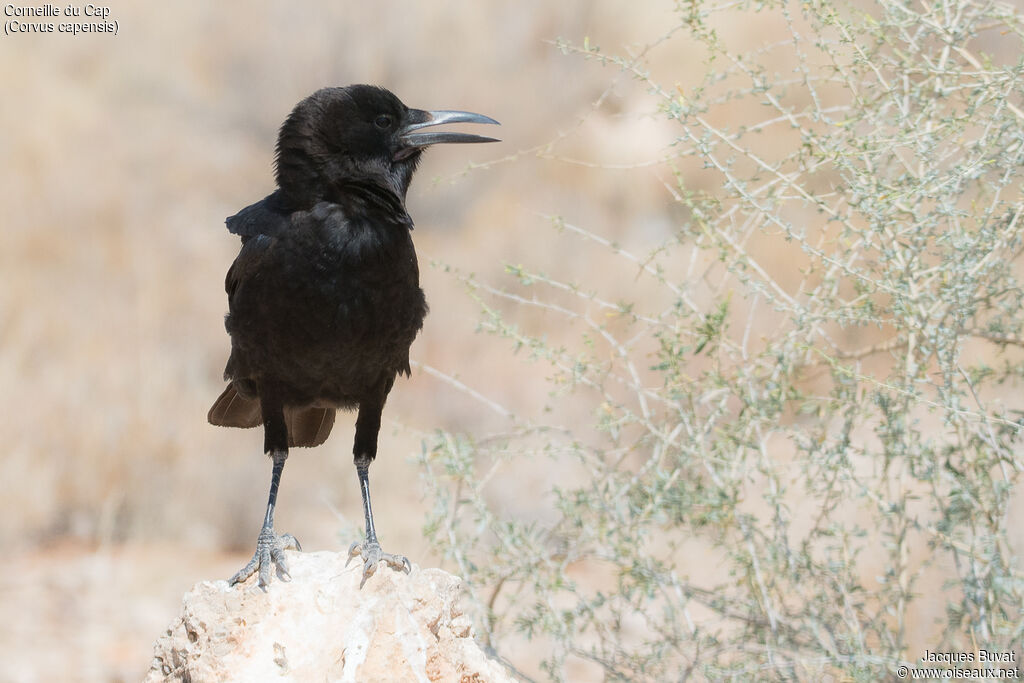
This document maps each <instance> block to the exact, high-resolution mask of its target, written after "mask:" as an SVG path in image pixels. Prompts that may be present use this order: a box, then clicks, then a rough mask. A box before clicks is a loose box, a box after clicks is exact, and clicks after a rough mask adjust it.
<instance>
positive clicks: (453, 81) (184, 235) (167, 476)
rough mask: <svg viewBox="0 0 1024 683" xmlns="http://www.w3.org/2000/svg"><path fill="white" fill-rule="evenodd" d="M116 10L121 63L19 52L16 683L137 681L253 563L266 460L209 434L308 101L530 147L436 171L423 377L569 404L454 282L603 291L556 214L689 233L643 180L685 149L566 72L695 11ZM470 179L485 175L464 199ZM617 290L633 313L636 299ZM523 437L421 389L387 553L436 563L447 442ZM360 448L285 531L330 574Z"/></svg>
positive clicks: (405, 396)
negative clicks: (245, 229)
mask: <svg viewBox="0 0 1024 683" xmlns="http://www.w3.org/2000/svg"><path fill="white" fill-rule="evenodd" d="M111 10H112V18H114V19H117V20H118V22H119V24H120V33H119V35H117V36H111V35H103V34H101V35H95V36H93V35H84V36H78V37H68V36H63V35H56V34H54V35H42V36H36V35H18V36H5V37H2V38H0V77H2V84H3V92H4V96H3V99H4V101H3V104H2V105H0V127H2V130H3V134H2V135H0V160H2V169H3V175H2V176H0V180H2V182H0V205H2V206H3V209H4V211H3V219H2V228H0V238H2V245H0V387H2V389H3V391H2V393H0V434H3V436H4V443H3V451H2V458H3V459H2V462H3V471H2V475H0V544H2V546H3V548H4V549H5V562H4V570H3V574H2V576H0V681H6V680H17V681H21V680H25V681H30V680H134V679H138V678H139V677H141V675H142V673H143V672H144V670H145V669H146V668H147V667H148V663H149V658H150V644H151V642H152V640H153V639H154V638H155V636H156V634H157V633H158V632H159V631H160V629H162V628H163V627H164V625H165V624H166V622H168V620H169V619H170V618H171V617H172V615H173V614H174V612H175V610H176V609H177V605H178V600H179V598H180V595H181V593H182V592H183V591H184V590H186V589H187V588H188V587H189V586H190V585H191V584H192V583H194V582H195V581H197V580H200V579H205V578H212V577H226V576H228V575H229V574H230V573H231V572H233V571H234V570H235V569H236V568H237V566H239V565H240V563H242V562H244V560H245V559H246V558H247V557H248V555H249V554H250V553H251V548H252V544H253V542H254V541H255V535H256V532H257V530H258V526H259V523H260V520H261V514H262V509H263V505H264V504H265V496H266V488H267V484H268V480H269V472H270V467H269V463H268V462H267V461H266V460H265V459H264V458H263V457H262V455H261V453H260V452H261V444H262V437H261V435H260V434H259V433H258V432H257V431H255V430H254V431H251V432H242V431H238V430H224V429H217V428H214V427H210V426H209V425H207V424H206V421H205V413H206V410H207V408H208V407H209V405H210V403H211V401H212V400H213V399H214V398H215V397H216V396H217V394H218V392H219V391H220V389H221V387H222V382H221V379H220V377H221V372H222V368H223V364H224V361H225V359H226V355H227V348H228V342H227V336H226V334H225V332H224V329H223V324H222V316H223V314H224V312H225V309H226V299H225V295H224V293H223V277H224V272H225V271H226V269H227V267H228V265H229V264H230V262H231V259H232V258H233V256H234V254H235V253H236V251H237V247H238V242H237V238H236V237H234V236H232V235H229V234H228V233H227V232H226V231H225V230H224V228H223V218H224V217H225V216H227V215H230V214H232V213H234V212H235V211H236V210H237V209H239V208H241V207H243V206H245V205H246V204H248V203H250V202H252V201H255V200H257V199H260V198H261V197H263V196H264V194H266V193H268V192H269V191H270V190H271V189H272V176H271V163H272V152H273V145H274V141H275V135H276V129H277V126H278V125H279V124H280V122H281V121H282V120H283V118H284V116H285V115H286V114H287V113H288V111H289V110H290V108H291V107H292V106H293V105H294V103H295V102H297V101H298V100H299V99H301V98H302V97H304V96H305V95H307V94H309V93H310V92H312V91H313V90H315V89H317V88H319V87H321V86H324V85H337V84H346V83H352V82H369V83H378V84H382V85H385V86H387V87H389V88H391V89H392V90H394V91H395V92H396V93H397V94H398V95H399V96H400V97H401V98H402V99H403V100H404V101H405V102H406V103H408V104H410V105H412V106H417V107H424V108H462V109H469V110H473V111H479V112H482V113H485V114H488V115H491V116H494V117H495V118H497V119H499V120H500V121H501V122H502V124H503V127H502V129H501V131H500V134H499V136H500V137H502V138H503V139H504V143H503V144H502V145H501V146H498V145H493V146H481V147H473V148H464V147H463V148H447V149H437V150H433V151H432V152H430V153H429V154H428V155H427V156H426V159H425V162H424V164H423V166H422V168H421V170H420V172H419V174H418V177H417V180H416V182H415V183H414V186H413V188H412V191H411V192H410V199H409V203H410V208H411V213H412V215H413V216H414V218H415V219H416V221H417V227H416V232H415V233H414V238H415V240H416V243H417V246H418V249H419V251H420V258H421V263H422V271H423V285H424V287H425V289H426V290H427V295H428V300H429V301H430V303H431V306H432V312H431V315H430V317H429V318H428V321H427V324H426V327H425V329H424V331H423V333H422V335H421V336H420V338H419V339H418V341H417V342H416V344H415V345H414V347H413V358H414V359H415V360H417V361H419V362H420V363H423V364H426V365H429V366H432V367H434V368H438V369H440V370H442V371H444V372H447V373H451V374H452V375H455V376H457V377H459V378H461V379H464V380H466V381H467V382H469V383H471V384H472V385H473V387H474V388H475V389H478V390H480V391H481V392H483V393H485V394H486V395H488V396H489V397H491V398H493V399H495V400H497V401H499V402H500V403H502V404H503V405H506V406H508V407H509V408H511V409H513V410H522V411H527V412H529V411H530V410H533V409H535V407H536V405H538V403H539V402H540V401H543V399H544V396H545V395H546V392H547V387H545V386H544V385H543V382H542V380H543V377H544V374H545V370H544V368H542V367H535V366H528V365H527V366H522V365H511V364H509V363H508V360H507V358H508V353H507V349H506V348H501V347H500V345H499V343H498V342H497V341H496V340H495V339H493V338H492V337H488V336H485V335H478V334H474V328H475V327H476V324H477V318H478V315H477V307H476V305H475V304H474V303H473V302H472V301H471V300H470V299H469V298H468V297H467V296H465V294H464V292H463V291H462V287H461V285H460V284H459V283H458V282H457V281H456V280H455V279H453V278H452V277H451V276H449V275H446V274H445V273H443V272H442V271H441V270H440V269H438V268H432V267H430V265H429V263H430V262H431V261H433V260H440V261H444V262H446V263H448V264H451V265H453V266H455V267H457V268H459V269H462V270H463V271H467V272H469V271H473V272H476V273H478V274H481V275H482V276H484V277H485V278H493V279H500V278H501V277H503V276H502V274H501V273H502V264H503V263H504V262H510V263H519V262H524V261H525V262H528V263H529V264H530V265H531V266H532V267H533V268H535V269H544V268H545V267H549V266H554V265H555V264H557V265H558V267H559V269H560V273H561V275H562V277H563V278H564V279H567V280H571V279H573V277H574V276H579V277H586V276H587V275H590V276H591V277H594V275H595V273H601V272H605V271H602V270H601V269H602V268H603V267H605V265H606V264H603V263H599V262H596V261H593V260H588V259H586V258H584V256H583V255H582V254H581V252H579V251H578V250H574V249H573V248H572V242H571V241H570V240H567V239H563V238H559V237H558V236H556V235H555V234H554V233H553V232H552V231H551V230H549V229H548V227H547V220H546V219H545V218H544V217H543V214H560V215H563V216H565V217H566V218H567V219H568V220H571V221H572V222H573V223H576V224H579V225H584V226H586V227H587V229H589V230H591V231H593V232H595V233H598V234H600V235H602V236H604V237H606V238H608V239H614V240H618V241H620V242H621V243H622V244H624V245H625V246H633V247H635V248H636V249H637V251H639V252H642V251H643V250H644V248H645V247H646V248H649V247H650V246H651V245H655V244H657V243H659V241H661V240H662V239H663V238H664V237H665V235H667V234H669V232H670V231H671V229H672V220H673V210H674V209H673V208H672V205H673V201H672V197H671V196H670V194H669V193H668V192H666V191H665V189H664V187H663V184H662V178H661V177H659V174H658V171H657V170H656V169H655V168H651V169H650V170H643V168H640V169H635V170H633V171H631V172H629V173H626V172H624V171H623V170H621V169H617V168H615V167H622V166H626V167H628V166H632V165H636V164H643V163H645V162H650V161H656V160H658V159H659V158H660V156H661V155H662V153H663V150H664V148H665V146H666V145H668V144H669V143H670V142H671V140H672V132H671V130H670V129H669V128H668V124H667V123H665V122H663V121H661V120H659V119H656V118H655V117H653V116H649V115H648V114H649V113H650V112H651V111H652V105H651V103H650V102H648V101H644V100H643V98H642V97H640V96H638V95H639V94H640V93H641V92H642V91H641V90H639V89H637V88H627V87H625V86H623V85H622V84H620V86H619V87H613V88H612V90H611V93H610V95H609V96H608V97H607V98H606V99H605V100H604V104H603V105H602V107H601V108H600V109H598V110H594V109H593V107H592V105H593V103H594V102H595V101H596V100H597V99H598V98H599V97H601V95H602V93H603V92H604V91H605V90H606V89H607V88H608V87H609V84H610V83H611V82H612V81H613V79H615V77H616V75H617V72H616V71H615V70H613V69H611V68H606V69H602V68H601V67H600V66H599V65H597V64H596V63H594V62H587V61H584V60H582V59H579V58H576V57H572V56H566V55H563V54H562V53H561V52H560V51H559V50H558V49H556V47H555V46H554V45H553V44H552V41H554V40H555V39H556V38H557V37H559V36H564V37H566V38H568V39H570V40H573V41H582V40H583V38H584V37H589V39H590V40H591V41H594V42H596V43H600V44H601V45H604V46H607V47H608V48H609V49H614V50H618V51H621V52H628V51H630V50H634V51H639V50H640V49H642V47H643V46H644V45H645V44H647V43H649V42H651V41H652V40H654V39H656V38H657V37H659V36H660V35H661V34H662V33H663V32H664V31H665V29H666V28H667V27H668V26H669V25H670V24H671V21H672V19H673V17H672V15H671V11H672V3H670V2H668V1H667V0H665V1H651V2H645V3H642V4H637V3H627V2H622V1H621V0H619V1H615V0H599V1H584V0H569V1H566V2H560V3H549V2H543V1H541V0H524V1H523V2H518V3H479V2H470V1H469V0H455V1H452V2H444V3H433V4H424V3H419V4H413V3H401V2H397V1H394V0H387V1H385V2H379V3H353V2H344V3H330V4H329V3H324V4H322V5H318V6H316V7H310V6H301V7H300V6H297V5H294V4H289V3H284V2H256V3H245V4H242V3H230V4H229V3H201V2H195V1H188V2H182V3H175V4H164V5H150V6H148V7H143V6H142V4H141V3H120V4H115V5H111ZM722 29H723V37H724V39H726V40H728V41H736V42H737V44H742V43H744V42H750V43H758V42H769V41H770V40H771V39H772V31H773V27H772V26H771V25H770V23H769V24H765V22H764V20H763V18H762V17H760V16H756V15H752V16H751V21H750V22H749V23H741V24H736V25H731V26H728V27H722ZM687 49H688V48H687V46H686V45H685V44H684V43H681V42H680V41H674V42H672V43H668V44H665V45H663V46H661V48H659V50H657V51H656V52H653V53H652V54H651V58H650V67H651V69H652V74H653V76H654V78H655V79H660V80H662V81H664V82H667V83H679V84H680V85H681V86H682V87H684V88H685V87H687V85H688V83H691V82H696V81H698V80H699V77H700V75H701V70H702V69H703V65H702V64H701V62H700V58H701V55H700V54H697V53H688V52H687ZM719 115H721V116H723V117H728V116H729V115H730V114H729V112H728V109H727V108H723V110H722V111H721V112H720V113H719ZM581 120H583V123H582V124H581V123H580V121H581ZM552 141H554V142H555V145H554V147H552V148H550V149H547V148H543V146H544V145H546V144H547V143H549V142H552ZM778 144H785V140H784V139H780V140H779V142H778ZM522 150H527V151H526V152H524V153H520V152H521V151H522ZM537 150H542V153H540V154H538V153H536V151H537ZM508 157H512V158H508ZM470 162H475V163H477V164H486V167H485V168H476V169H473V170H471V172H469V173H463V171H464V170H466V169H467V168H468V165H469V164H470ZM576 162H582V163H576ZM602 166H605V168H602ZM609 167H611V168H609ZM684 170H685V169H684ZM791 259H792V254H788V253H787V252H784V251H780V252H779V253H777V254H773V253H772V252H771V251H770V250H769V249H768V247H767V246H766V247H765V253H763V254H762V256H761V262H762V263H763V264H767V265H768V266H769V267H770V268H772V269H773V272H778V273H779V275H780V278H782V277H783V276H784V273H785V271H786V270H787V263H789V264H790V266H791V263H790V261H789V260H791ZM789 269H791V268H789ZM605 285H606V286H607V288H608V289H609V290H610V291H611V292H612V295H611V298H612V299H614V296H613V294H614V290H615V288H616V286H617V282H616V281H615V280H613V279H612V280H605ZM526 322H527V323H528V320H526ZM496 419H498V418H496V417H495V416H494V415H493V413H491V412H490V411H488V410H487V409H486V407H484V406H482V405H481V404H479V403H478V402H476V401H473V400H471V399H469V398H467V397H466V396H465V395H464V394H463V393H461V392H459V391H457V390H455V389H453V388H452V387H451V386H450V385H449V384H447V383H445V382H443V381H440V380H438V379H437V378H435V377H433V376H431V375H429V374H427V373H424V372H423V371H421V370H417V371H415V372H414V374H413V377H412V378H411V379H410V380H402V381H400V382H399V383H398V385H397V386H396V389H395V391H394V392H393V393H392V397H391V400H390V402H389V405H388V408H387V409H386V412H385V420H386V424H385V427H384V430H383V431H382V443H381V457H380V459H379V460H378V463H377V464H376V465H375V467H374V468H373V470H372V478H373V481H374V495H375V504H376V505H375V507H376V511H377V514H378V516H379V523H378V526H379V529H380V531H381V536H382V540H383V542H384V545H385V547H388V548H390V549H392V550H397V551H401V552H404V553H406V554H408V555H409V556H410V557H411V558H413V560H414V561H415V562H417V563H420V564H423V565H428V564H431V563H436V558H432V557H431V556H430V555H429V551H428V548H427V544H426V542H425V541H424V540H423V539H422V538H421V534H420V526H421V524H422V520H423V513H424V511H425V510H426V509H427V507H428V506H429V502H428V501H424V500H422V499H421V488H420V485H419V483H418V478H417V477H418V473H417V471H416V468H415V466H414V465H413V464H412V463H411V462H410V458H409V457H408V456H409V455H410V454H412V453H414V452H416V451H418V450H419V448H420V445H419V444H420V440H421V438H422V435H423V434H424V433H427V432H430V431H431V430H433V429H434V428H436V427H444V428H446V429H452V430H471V429H475V428H478V427H482V426H484V425H486V424H488V423H491V424H493V423H494V421H495V420H496ZM351 422H352V420H351V419H350V418H346V417H343V418H342V419H341V420H339V423H338V426H337V427H336V429H335V434H334V436H333V438H332V439H331V440H330V442H329V443H328V444H327V445H326V446H324V447H321V448H319V449H317V450H315V451H299V452H297V453H296V454H295V457H293V458H292V459H291V460H289V464H288V467H287V468H286V473H285V475H284V482H283V486H282V491H281V499H280V508H279V512H278V517H277V519H278V526H279V528H280V529H281V530H287V531H291V532H293V533H295V534H296V535H297V536H298V537H299V538H300V539H301V540H302V542H303V544H304V547H306V548H308V549H314V550H315V549H324V548H333V549H341V548H344V547H346V546H347V544H348V542H349V541H350V540H352V539H354V538H355V537H356V535H357V534H358V531H359V528H360V520H361V517H360V509H359V496H358V490H357V487H356V482H355V474H354V471H353V468H352V465H351V456H350V447H351V446H350V444H351V438H352V427H351ZM538 467H543V465H538ZM546 476H548V475H547V474H546V473H545V472H544V471H541V470H538V471H537V472H524V473H522V477H521V478H517V481H516V482H510V484H509V487H508V488H507V489H506V493H507V496H508V500H509V504H510V505H512V504H515V505H519V506H522V507H523V508H524V514H525V513H526V512H527V511H528V508H529V500H530V498H529V493H530V491H532V490H535V488H536V482H538V481H540V480H542V479H543V478H545V477H546Z"/></svg>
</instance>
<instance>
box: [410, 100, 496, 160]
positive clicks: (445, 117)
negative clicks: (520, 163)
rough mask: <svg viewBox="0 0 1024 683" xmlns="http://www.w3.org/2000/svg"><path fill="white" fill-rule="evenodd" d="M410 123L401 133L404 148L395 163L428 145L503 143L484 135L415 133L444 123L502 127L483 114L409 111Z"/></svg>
mask: <svg viewBox="0 0 1024 683" xmlns="http://www.w3.org/2000/svg"><path fill="white" fill-rule="evenodd" d="M409 120H410V123H408V124H407V125H406V126H405V127H404V128H402V131H401V137H400V138H399V140H401V143H402V148H401V149H399V150H398V152H397V153H396V154H395V161H398V160H400V159H404V158H406V157H407V156H409V155H411V154H412V153H413V152H415V151H416V150H418V149H421V148H423V147H426V146H427V145H436V144H438V143H440V142H501V140H498V139H497V138H488V137H484V136H483V135H472V134H470V133H450V132H431V133H417V132H415V131H418V130H420V129H421V128H427V127H429V126H440V125H441V124H444V123H493V124H494V125H496V126H497V125H500V124H499V123H498V122H497V121H495V120H494V119H492V118H491V117H489V116H484V115H483V114H474V113H472V112H468V111H423V110H421V109H411V110H409Z"/></svg>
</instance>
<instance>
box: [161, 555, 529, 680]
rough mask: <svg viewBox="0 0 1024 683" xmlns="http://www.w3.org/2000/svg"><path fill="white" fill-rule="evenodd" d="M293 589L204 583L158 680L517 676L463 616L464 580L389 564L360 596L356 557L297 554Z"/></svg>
mask: <svg viewBox="0 0 1024 683" xmlns="http://www.w3.org/2000/svg"><path fill="white" fill-rule="evenodd" d="M287 556H288V566H289V568H290V570H291V575H292V580H291V581H290V582H285V581H281V580H280V579H279V578H277V577H276V576H275V577H274V580H273V582H272V583H271V584H270V589H269V591H268V592H267V593H264V592H262V591H261V590H259V588H257V587H256V577H255V576H254V577H252V578H250V579H249V581H247V582H246V583H244V584H242V585H241V586H236V587H235V588H229V587H228V585H227V582H226V581H203V582H200V583H197V584H196V585H195V586H194V587H193V588H192V590H191V591H189V592H188V593H186V594H185V598H184V601H183V606H182V611H181V616H180V617H179V618H178V619H177V620H175V621H174V623H173V624H171V626H170V628H168V629H167V633H166V634H165V635H163V636H161V637H160V638H159V639H158V640H157V642H156V646H155V650H156V652H155V656H154V658H153V664H152V667H151V668H150V671H149V675H148V676H147V678H146V681H147V683H150V682H153V681H164V680H172V681H195V682H200V681H234V680H237V681H358V682H360V683H362V682H363V681H396V682H399V681H401V682H404V681H415V682H417V683H426V682H427V681H459V682H461V683H488V682H493V683H504V682H506V681H512V680H513V679H512V678H511V676H509V675H508V673H506V671H505V669H504V668H503V667H502V666H501V665H500V664H498V663H497V662H495V661H493V660H490V659H488V658H487V657H486V656H485V655H484V653H483V652H482V651H481V650H480V648H479V646H477V644H476V642H474V640H473V638H472V634H471V627H470V620H469V618H468V617H466V616H465V615H464V614H462V612H461V610H460V609H459V605H458V602H459V592H460V586H461V580H460V579H459V578H458V577H455V576H452V575H451V574H448V573H447V572H444V571H441V570H440V569H422V570H421V569H419V568H418V567H416V566H413V570H412V572H411V573H410V574H404V573H401V572H397V571H394V570H393V569H391V568H389V567H387V566H386V565H384V564H381V565H380V566H379V568H378V569H377V572H376V573H375V574H374V575H373V576H371V577H370V578H369V579H367V581H366V583H365V585H364V586H363V587H362V588H360V587H359V582H360V580H361V578H362V563H361V562H359V561H358V560H353V561H352V562H351V564H349V566H348V567H346V566H345V562H346V560H347V556H346V555H342V554H336V553H328V552H317V553H298V552H288V554H287Z"/></svg>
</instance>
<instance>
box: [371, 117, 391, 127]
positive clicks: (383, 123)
mask: <svg viewBox="0 0 1024 683" xmlns="http://www.w3.org/2000/svg"><path fill="white" fill-rule="evenodd" d="M373 125H375V126H377V127H378V128H380V129H381V130H387V129H388V128H390V127H391V117H390V116H388V115H387V114H381V115H380V116H378V117H377V118H375V119H374V120H373Z"/></svg>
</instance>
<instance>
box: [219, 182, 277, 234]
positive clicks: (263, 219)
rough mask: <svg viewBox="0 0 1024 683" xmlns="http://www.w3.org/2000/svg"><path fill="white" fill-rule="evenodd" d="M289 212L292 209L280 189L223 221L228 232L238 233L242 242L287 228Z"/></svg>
mask: <svg viewBox="0 0 1024 683" xmlns="http://www.w3.org/2000/svg"><path fill="white" fill-rule="evenodd" d="M291 214H292V209H291V208H290V207H289V206H288V205H287V203H286V202H285V200H284V197H283V195H282V194H281V190H276V191H274V192H273V193H272V194H269V195H267V196H266V197H264V198H263V199H261V200H260V201H258V202H256V203H255V204H250V205H249V206H247V207H245V208H244V209H242V210H241V211H239V212H238V213H236V214H235V215H234V216H229V217H228V218H227V219H225V221H224V223H225V224H226V225H227V226H228V232H231V233H233V234H235V235H239V236H240V237H241V238H242V242H246V241H248V240H249V238H250V237H255V236H257V235H266V236H268V237H277V236H279V235H281V234H282V233H283V232H284V231H285V230H287V229H288V224H289V223H290V221H291Z"/></svg>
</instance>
